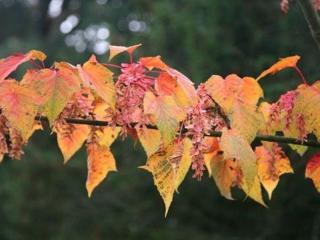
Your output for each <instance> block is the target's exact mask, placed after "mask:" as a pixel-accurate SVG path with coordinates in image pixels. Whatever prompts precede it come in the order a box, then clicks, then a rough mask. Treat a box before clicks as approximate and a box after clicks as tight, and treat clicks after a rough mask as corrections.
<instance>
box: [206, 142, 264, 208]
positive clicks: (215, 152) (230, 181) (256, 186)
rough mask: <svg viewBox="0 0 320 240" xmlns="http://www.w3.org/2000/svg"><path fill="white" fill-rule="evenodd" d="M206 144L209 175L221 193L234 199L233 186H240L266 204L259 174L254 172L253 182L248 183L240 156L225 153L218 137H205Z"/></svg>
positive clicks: (262, 203) (253, 197)
mask: <svg viewBox="0 0 320 240" xmlns="http://www.w3.org/2000/svg"><path fill="white" fill-rule="evenodd" d="M204 144H205V145H206V146H207V148H208V150H207V152H206V153H205V154H204V159H205V163H206V167H207V169H208V172H209V175H210V176H212V177H213V179H214V181H215V183H216V185H217V187H218V189H219V191H220V193H221V195H222V196H224V197H225V198H227V199H230V200H233V197H232V194H231V188H232V187H238V188H240V189H242V190H243V191H244V192H245V193H246V194H247V196H249V197H250V198H252V199H253V200H254V201H256V202H258V203H260V204H261V205H263V206H266V205H265V203H264V201H263V198H262V192H261V185H260V181H259V178H258V176H257V175H256V174H254V175H253V177H252V182H250V184H248V183H247V181H246V180H245V176H244V174H243V170H242V169H241V163H240V164H239V161H237V160H238V159H239V158H230V155H229V154H228V153H227V154H225V153H224V152H223V151H222V148H220V146H219V142H218V140H217V139H216V138H212V137H207V138H205V141H204ZM220 145H221V144H220Z"/></svg>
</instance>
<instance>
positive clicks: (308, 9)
mask: <svg viewBox="0 0 320 240" xmlns="http://www.w3.org/2000/svg"><path fill="white" fill-rule="evenodd" d="M298 3H299V6H300V9H301V11H302V13H303V15H304V18H305V19H306V21H307V23H308V26H309V29H310V32H311V35H312V37H313V39H314V41H315V42H316V44H317V46H318V48H319V49H320V17H319V14H318V12H317V11H316V9H315V8H314V7H313V4H312V2H311V0H298Z"/></svg>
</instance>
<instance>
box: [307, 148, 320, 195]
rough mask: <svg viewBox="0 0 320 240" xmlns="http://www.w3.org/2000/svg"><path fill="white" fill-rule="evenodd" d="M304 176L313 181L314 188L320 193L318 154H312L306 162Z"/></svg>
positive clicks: (319, 157)
mask: <svg viewBox="0 0 320 240" xmlns="http://www.w3.org/2000/svg"><path fill="white" fill-rule="evenodd" d="M305 176H306V178H310V179H311V180H312V181H313V184H314V186H315V187H316V189H317V190H318V192H320V153H316V154H314V155H313V156H312V157H311V158H310V159H309V160H308V163H307V166H306V172H305Z"/></svg>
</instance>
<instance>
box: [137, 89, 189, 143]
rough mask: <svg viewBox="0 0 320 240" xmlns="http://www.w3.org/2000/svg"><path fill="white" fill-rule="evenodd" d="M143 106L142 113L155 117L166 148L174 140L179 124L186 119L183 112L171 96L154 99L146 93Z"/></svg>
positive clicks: (150, 93) (154, 97)
mask: <svg viewBox="0 0 320 240" xmlns="http://www.w3.org/2000/svg"><path fill="white" fill-rule="evenodd" d="M143 105H144V113H145V114H150V115H152V116H154V117H155V121H156V125H157V127H158V129H159V130H160V133H161V136H162V139H163V143H164V145H165V146H167V145H168V144H169V143H170V142H171V141H172V140H173V139H174V138H175V136H176V131H177V129H178V127H179V124H180V122H181V121H182V120H184V118H185V117H186V114H185V112H183V111H182V109H181V108H180V107H178V105H177V104H176V102H175V100H174V98H173V97H172V96H158V97H156V96H155V95H154V94H153V93H152V92H146V94H145V97H144V102H143Z"/></svg>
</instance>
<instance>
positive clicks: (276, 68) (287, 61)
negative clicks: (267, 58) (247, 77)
mask: <svg viewBox="0 0 320 240" xmlns="http://www.w3.org/2000/svg"><path fill="white" fill-rule="evenodd" d="M299 60H300V56H298V55H295V56H291V57H286V58H282V59H280V60H279V61H278V62H276V63H275V64H273V65H272V66H271V67H270V68H268V69H267V70H265V71H263V72H262V73H261V74H260V75H259V76H258V77H257V81H259V80H260V79H261V78H264V77H265V76H267V75H269V74H275V73H277V72H280V71H281V70H283V69H286V68H295V67H296V66H297V62H298V61H299Z"/></svg>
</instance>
